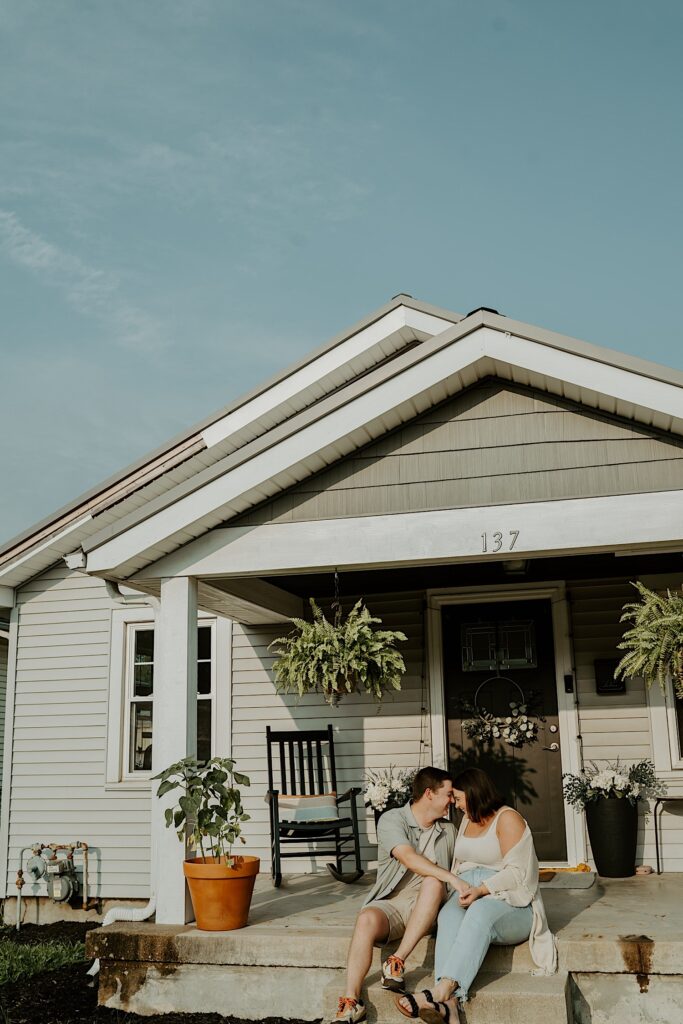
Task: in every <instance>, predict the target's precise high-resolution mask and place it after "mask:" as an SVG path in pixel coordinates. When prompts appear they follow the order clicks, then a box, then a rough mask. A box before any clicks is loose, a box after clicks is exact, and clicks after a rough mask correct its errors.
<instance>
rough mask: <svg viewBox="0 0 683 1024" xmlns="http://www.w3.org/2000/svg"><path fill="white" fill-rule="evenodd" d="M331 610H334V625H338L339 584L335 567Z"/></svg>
mask: <svg viewBox="0 0 683 1024" xmlns="http://www.w3.org/2000/svg"><path fill="white" fill-rule="evenodd" d="M332 611H333V612H334V624H335V626H340V625H341V617H342V606H341V586H340V584H339V573H338V572H337V570H336V569H335V570H334V601H333V602H332Z"/></svg>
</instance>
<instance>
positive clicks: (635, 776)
mask: <svg viewBox="0 0 683 1024" xmlns="http://www.w3.org/2000/svg"><path fill="white" fill-rule="evenodd" d="M562 787H563V791H564V798H565V800H566V801H567V803H568V804H569V805H570V806H572V807H574V809H575V810H577V811H582V810H585V812H586V825H587V826H588V837H589V839H590V841H591V850H592V851H593V859H594V860H595V867H596V868H597V871H598V874H599V875H604V876H605V877H607V878H626V877H628V876H630V875H633V874H635V870H636V840H637V838H638V802H639V801H641V800H646V799H649V798H651V797H657V796H662V795H663V794H664V792H665V786H664V784H663V783H662V782H660V781H659V780H658V779H657V776H656V775H655V766H654V765H653V763H652V761H648V760H647V759H644V760H642V761H637V762H636V763H635V764H632V765H631V766H630V767H628V768H627V767H625V766H623V765H621V764H620V763H619V761H618V760H617V761H616V762H614V763H607V764H605V765H603V766H599V765H596V764H595V763H594V762H593V761H589V762H588V764H587V765H586V767H585V768H584V770H583V771H582V772H580V773H579V774H578V775H574V774H572V773H570V772H566V773H565V774H564V775H563V776H562Z"/></svg>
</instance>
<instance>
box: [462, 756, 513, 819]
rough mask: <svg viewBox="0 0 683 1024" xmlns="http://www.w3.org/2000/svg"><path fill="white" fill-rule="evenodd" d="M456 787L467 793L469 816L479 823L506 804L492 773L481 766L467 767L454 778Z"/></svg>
mask: <svg viewBox="0 0 683 1024" xmlns="http://www.w3.org/2000/svg"><path fill="white" fill-rule="evenodd" d="M453 786H454V787H455V789H460V790H462V792H463V793H464V794H465V800H466V802H467V817H468V818H469V819H470V821H474V822H475V823H477V824H479V822H481V821H485V820H486V818H488V817H490V815H492V814H494V813H495V812H496V811H497V810H499V809H500V808H501V807H503V806H504V804H505V801H504V800H503V798H502V796H501V795H500V793H499V792H498V790H497V789H496V786H495V783H494V782H493V779H492V778H491V776H490V775H487V774H486V772H483V771H482V770H481V768H466V769H465V771H464V772H460V773H459V774H458V775H456V776H455V778H454V779H453Z"/></svg>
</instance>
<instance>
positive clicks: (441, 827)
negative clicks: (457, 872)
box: [363, 804, 456, 906]
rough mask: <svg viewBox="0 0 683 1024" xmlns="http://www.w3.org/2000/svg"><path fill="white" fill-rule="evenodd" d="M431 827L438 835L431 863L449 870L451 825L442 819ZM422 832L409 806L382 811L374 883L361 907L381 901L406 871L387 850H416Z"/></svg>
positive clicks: (453, 844) (453, 845)
mask: <svg viewBox="0 0 683 1024" xmlns="http://www.w3.org/2000/svg"><path fill="white" fill-rule="evenodd" d="M435 827H436V829H437V832H438V834H437V836H436V840H435V842H434V859H435V862H436V863H437V864H438V865H439V867H441V868H445V870H446V871H450V867H451V864H452V863H453V849H454V847H455V834H456V833H455V826H454V825H452V824H451V823H450V822H449V821H443V820H442V821H437V822H436V826H435ZM422 831H423V829H422V827H421V826H420V825H419V824H418V822H417V820H416V818H415V815H414V814H413V809H412V807H411V805H410V804H406V805H405V806H404V807H397V808H395V809H393V810H391V811H385V812H384V814H383V815H382V817H381V818H380V819H379V823H378V825H377V846H378V851H377V852H378V864H377V881H376V882H375V884H374V885H373V887H372V889H371V890H370V893H369V894H368V896H367V898H366V900H365V902H364V904H363V906H365V905H366V904H368V903H370V902H371V901H372V900H383V899H385V898H386V897H387V896H388V895H389V894H390V893H391V892H393V890H394V889H395V888H396V886H397V885H398V883H399V882H400V881H401V879H402V878H403V876H404V875H405V873H406V871H407V870H408V869H407V868H406V866H405V864H401V863H400V861H398V860H396V858H395V857H392V856H391V851H392V850H393V849H394V847H395V846H405V845H408V846H412V848H413V849H414V850H415V851H417V848H418V842H419V839H420V833H421V832H422Z"/></svg>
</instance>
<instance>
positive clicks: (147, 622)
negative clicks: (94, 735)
mask: <svg viewBox="0 0 683 1024" xmlns="http://www.w3.org/2000/svg"><path fill="white" fill-rule="evenodd" d="M197 621H198V625H211V626H212V627H213V628H212V639H211V657H212V673H211V700H212V702H213V706H212V715H211V734H212V735H211V745H212V756H214V757H229V756H230V750H231V715H230V711H231V672H230V663H231V650H232V622H231V621H230V620H229V619H224V618H222V617H221V616H216V615H211V614H209V613H208V612H203V611H200V612H199V614H198V616H197ZM130 626H133V627H141V628H144V627H145V626H146V627H148V628H151V629H155V626H156V623H155V616H154V611H153V609H152V608H150V607H140V606H138V607H130V608H115V609H113V610H112V613H111V644H110V658H109V708H108V716H107V759H106V779H105V789H106V790H116V791H119V792H120V791H122V790H149V789H150V788H151V778H152V772H151V771H147V772H142V771H140V772H134V773H133V772H130V771H129V770H128V750H129V742H130V740H129V733H130V722H129V710H128V709H129V701H128V699H127V698H128V693H127V681H126V676H127V670H128V665H129V657H130V655H129V651H130V650H131V647H130V643H131V641H130V635H131V634H132V632H133V630H131V629H129V627H130ZM155 662H156V657H155ZM202 699H207V698H206V697H203V698H202ZM219 722H220V723H222V724H223V727H224V728H223V729H222V730H221V731H220V732H219V730H218V723H219Z"/></svg>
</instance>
